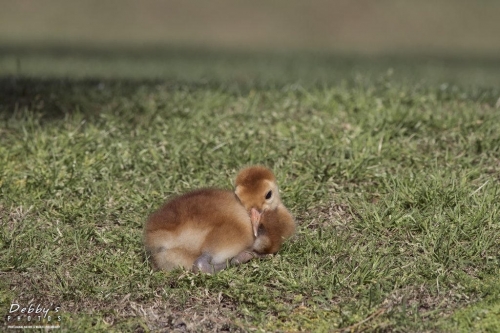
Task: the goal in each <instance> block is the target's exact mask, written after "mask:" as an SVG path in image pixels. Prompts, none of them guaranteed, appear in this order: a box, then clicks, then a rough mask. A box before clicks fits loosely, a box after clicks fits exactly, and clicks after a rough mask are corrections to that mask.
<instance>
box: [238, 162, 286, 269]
mask: <svg viewBox="0 0 500 333" xmlns="http://www.w3.org/2000/svg"><path fill="white" fill-rule="evenodd" d="M235 185H236V191H235V193H236V196H237V197H238V199H239V200H240V201H241V203H242V204H243V206H245V209H246V210H247V211H248V213H249V215H250V219H251V224H252V228H253V232H254V236H255V237H256V239H255V241H254V243H253V245H252V247H251V249H249V250H247V251H243V252H241V253H240V254H238V255H237V256H236V257H234V258H233V259H232V260H231V263H232V264H241V263H244V262H247V261H249V260H251V259H252V258H254V257H261V256H265V255H267V254H274V253H276V252H278V250H279V249H280V248H281V246H282V245H283V242H284V241H285V240H286V239H288V238H290V237H291V236H292V235H293V234H294V232H295V220H294V219H293V217H292V215H291V214H290V212H289V211H288V209H286V207H285V206H284V205H283V203H282V202H281V198H280V195H279V191H278V185H277V184H276V177H275V176H274V174H273V173H272V171H271V170H269V169H267V168H265V167H262V166H252V167H248V168H245V169H243V170H241V171H240V172H239V173H238V175H237V177H236V182H235Z"/></svg>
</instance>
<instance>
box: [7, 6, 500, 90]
mask: <svg viewBox="0 0 500 333" xmlns="http://www.w3.org/2000/svg"><path fill="white" fill-rule="evenodd" d="M0 7H1V8H2V10H0V76H2V77H4V78H5V77H11V76H24V77H26V76H28V77H36V78H45V79H47V78H72V79H76V78H94V79H95V78H97V79H112V80H115V79H121V80H123V79H126V78H128V79H133V80H137V79H161V80H170V81H172V82H176V83H186V84H188V85H191V84H199V83H202V84H203V83H207V82H209V83H214V84H216V85H219V86H220V85H228V84H232V85H234V84H236V85H239V86H241V85H246V86H249V87H256V86H258V85H260V86H265V87H268V86H272V85H282V84H289V83H292V82H293V83H299V84H302V85H304V86H307V85H309V84H321V85H325V84H326V85H330V84H332V83H333V84H337V83H339V82H341V81H345V80H347V81H349V80H351V81H352V80H358V81H359V79H364V80H367V81H371V80H372V79H373V78H380V77H381V76H386V75H387V74H389V75H390V76H391V77H392V78H391V79H397V80H399V82H401V81H403V82H406V83H409V84H411V85H416V84H419V83H422V82H423V83H431V84H433V85H441V84H445V85H450V86H451V85H460V86H467V87H470V86H474V87H477V86H481V87H497V86H499V85H500V38H498V36H499V35H500V23H499V22H500V20H498V17H500V2H498V1H492V0H481V1H475V2H472V1H466V0H438V1H419V2H409V1H404V2H403V1H397V0H384V1H367V0H362V1H355V2H354V1H347V0H336V1H322V0H313V1H308V2H303V1H296V0H291V1H281V0H280V1H273V2H266V1H261V0H258V1H252V2H243V1H227V0H216V1H210V2H205V1H159V0H145V1H141V2H136V1H131V0H123V1H113V0H109V1H96V0H85V1H62V0H42V1H35V0H21V1H5V0H1V1H0ZM2 85H3V86H5V82H3V83H2ZM8 87H9V89H10V85H9V86H8ZM4 90H7V89H4Z"/></svg>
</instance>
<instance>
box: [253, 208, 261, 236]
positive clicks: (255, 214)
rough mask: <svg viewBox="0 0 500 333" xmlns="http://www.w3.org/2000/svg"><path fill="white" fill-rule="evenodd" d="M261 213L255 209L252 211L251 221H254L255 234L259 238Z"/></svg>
mask: <svg viewBox="0 0 500 333" xmlns="http://www.w3.org/2000/svg"><path fill="white" fill-rule="evenodd" d="M260 216H261V213H259V211H258V210H257V209H255V208H252V209H251V210H250V221H252V229H253V234H254V236H255V237H257V230H259V224H260Z"/></svg>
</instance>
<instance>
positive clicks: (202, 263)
mask: <svg viewBox="0 0 500 333" xmlns="http://www.w3.org/2000/svg"><path fill="white" fill-rule="evenodd" d="M227 266H228V264H227V262H224V263H221V264H212V256H211V255H210V254H208V253H203V254H202V255H201V256H199V257H198V258H197V259H196V260H195V261H194V263H193V268H192V269H193V272H195V273H197V272H202V273H208V274H215V273H217V272H219V271H221V270H223V269H224V268H226V267H227Z"/></svg>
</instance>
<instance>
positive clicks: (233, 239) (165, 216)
mask: <svg viewBox="0 0 500 333" xmlns="http://www.w3.org/2000/svg"><path fill="white" fill-rule="evenodd" d="M253 242H254V235H253V232H252V224H251V220H250V216H249V214H248V213H247V211H246V209H245V208H244V207H243V206H242V205H241V203H240V202H239V200H238V198H237V197H236V196H235V194H234V193H233V192H230V191H224V190H217V189H201V190H197V191H193V192H190V193H187V194H184V195H181V196H179V197H177V198H174V199H172V200H170V201H168V202H167V203H166V204H164V205H163V206H162V207H161V208H160V209H158V210H157V211H156V212H154V213H153V214H151V216H150V217H149V219H148V220H147V222H146V226H145V232H144V243H145V246H146V249H147V250H148V252H149V253H150V255H151V258H152V261H153V265H154V267H155V268H158V269H163V270H172V269H174V268H176V267H179V266H182V267H184V268H187V269H191V268H192V269H193V270H195V271H203V272H216V271H218V270H220V269H223V268H225V267H226V262H227V261H228V260H229V259H231V258H233V257H235V256H237V255H238V254H239V253H242V252H243V251H245V250H248V249H249V248H252V244H253Z"/></svg>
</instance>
